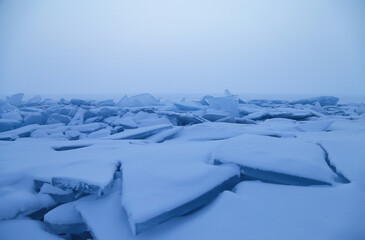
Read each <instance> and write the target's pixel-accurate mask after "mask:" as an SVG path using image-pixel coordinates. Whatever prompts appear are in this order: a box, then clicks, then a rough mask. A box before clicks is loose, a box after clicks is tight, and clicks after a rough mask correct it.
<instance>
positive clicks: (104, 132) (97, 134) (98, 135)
mask: <svg viewBox="0 0 365 240" xmlns="http://www.w3.org/2000/svg"><path fill="white" fill-rule="evenodd" d="M111 132H112V128H111V127H110V126H108V127H107V128H104V129H100V130H98V131H95V132H92V133H90V134H89V135H88V136H87V138H91V139H93V138H103V137H107V136H109V135H110V134H111Z"/></svg>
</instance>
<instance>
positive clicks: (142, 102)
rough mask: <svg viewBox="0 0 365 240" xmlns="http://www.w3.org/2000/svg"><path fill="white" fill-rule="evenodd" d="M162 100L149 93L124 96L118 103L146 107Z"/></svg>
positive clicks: (157, 103)
mask: <svg viewBox="0 0 365 240" xmlns="http://www.w3.org/2000/svg"><path fill="white" fill-rule="evenodd" d="M159 104H160V102H159V101H158V100H157V99H156V98H154V97H153V96H152V95H151V94H149V93H144V94H139V95H135V96H133V97H130V98H128V97H127V96H124V97H123V98H122V99H121V100H120V101H119V102H118V103H117V105H118V106H120V107H144V106H153V105H159Z"/></svg>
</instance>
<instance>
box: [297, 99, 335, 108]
mask: <svg viewBox="0 0 365 240" xmlns="http://www.w3.org/2000/svg"><path fill="white" fill-rule="evenodd" d="M338 100H339V98H337V97H333V96H320V97H314V98H306V99H300V100H296V101H291V102H290V104H302V105H306V104H310V105H315V104H316V103H317V102H319V104H320V105H321V106H322V107H323V106H333V105H336V104H337V102H338Z"/></svg>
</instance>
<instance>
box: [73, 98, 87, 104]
mask: <svg viewBox="0 0 365 240" xmlns="http://www.w3.org/2000/svg"><path fill="white" fill-rule="evenodd" d="M70 102H71V104H73V105H77V106H82V105H86V106H87V105H89V103H88V102H86V101H85V100H82V99H78V98H72V99H71V101H70Z"/></svg>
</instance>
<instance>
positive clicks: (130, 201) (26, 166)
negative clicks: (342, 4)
mask: <svg viewBox="0 0 365 240" xmlns="http://www.w3.org/2000/svg"><path fill="white" fill-rule="evenodd" d="M47 97H49V96H31V97H24V95H23V94H14V95H12V96H9V97H5V98H3V99H1V100H0V115H1V118H0V239H4V240H9V239H37V240H41V239H85V240H86V239H99V240H112V239H156V240H157V239H158V240H160V239H355V240H356V239H359V240H360V239H365V228H364V222H365V175H364V172H365V105H364V103H362V102H364V99H362V98H361V97H353V98H351V97H348V98H346V97H345V98H344V99H341V98H337V97H331V96H309V97H305V96H303V98H301V97H298V96H297V97H295V96H286V97H281V98H280V96H271V97H269V96H268V97H267V98H265V99H263V98H255V97H254V96H253V95H251V96H248V95H246V96H245V95H232V94H231V93H230V92H229V91H228V90H226V92H225V94H221V95H200V96H197V95H186V96H183V95H170V96H169V95H156V96H152V95H150V94H137V95H130V96H124V97H121V96H112V95H108V96H91V95H90V96H78V97H77V96H64V98H61V96H52V98H47Z"/></svg>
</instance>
